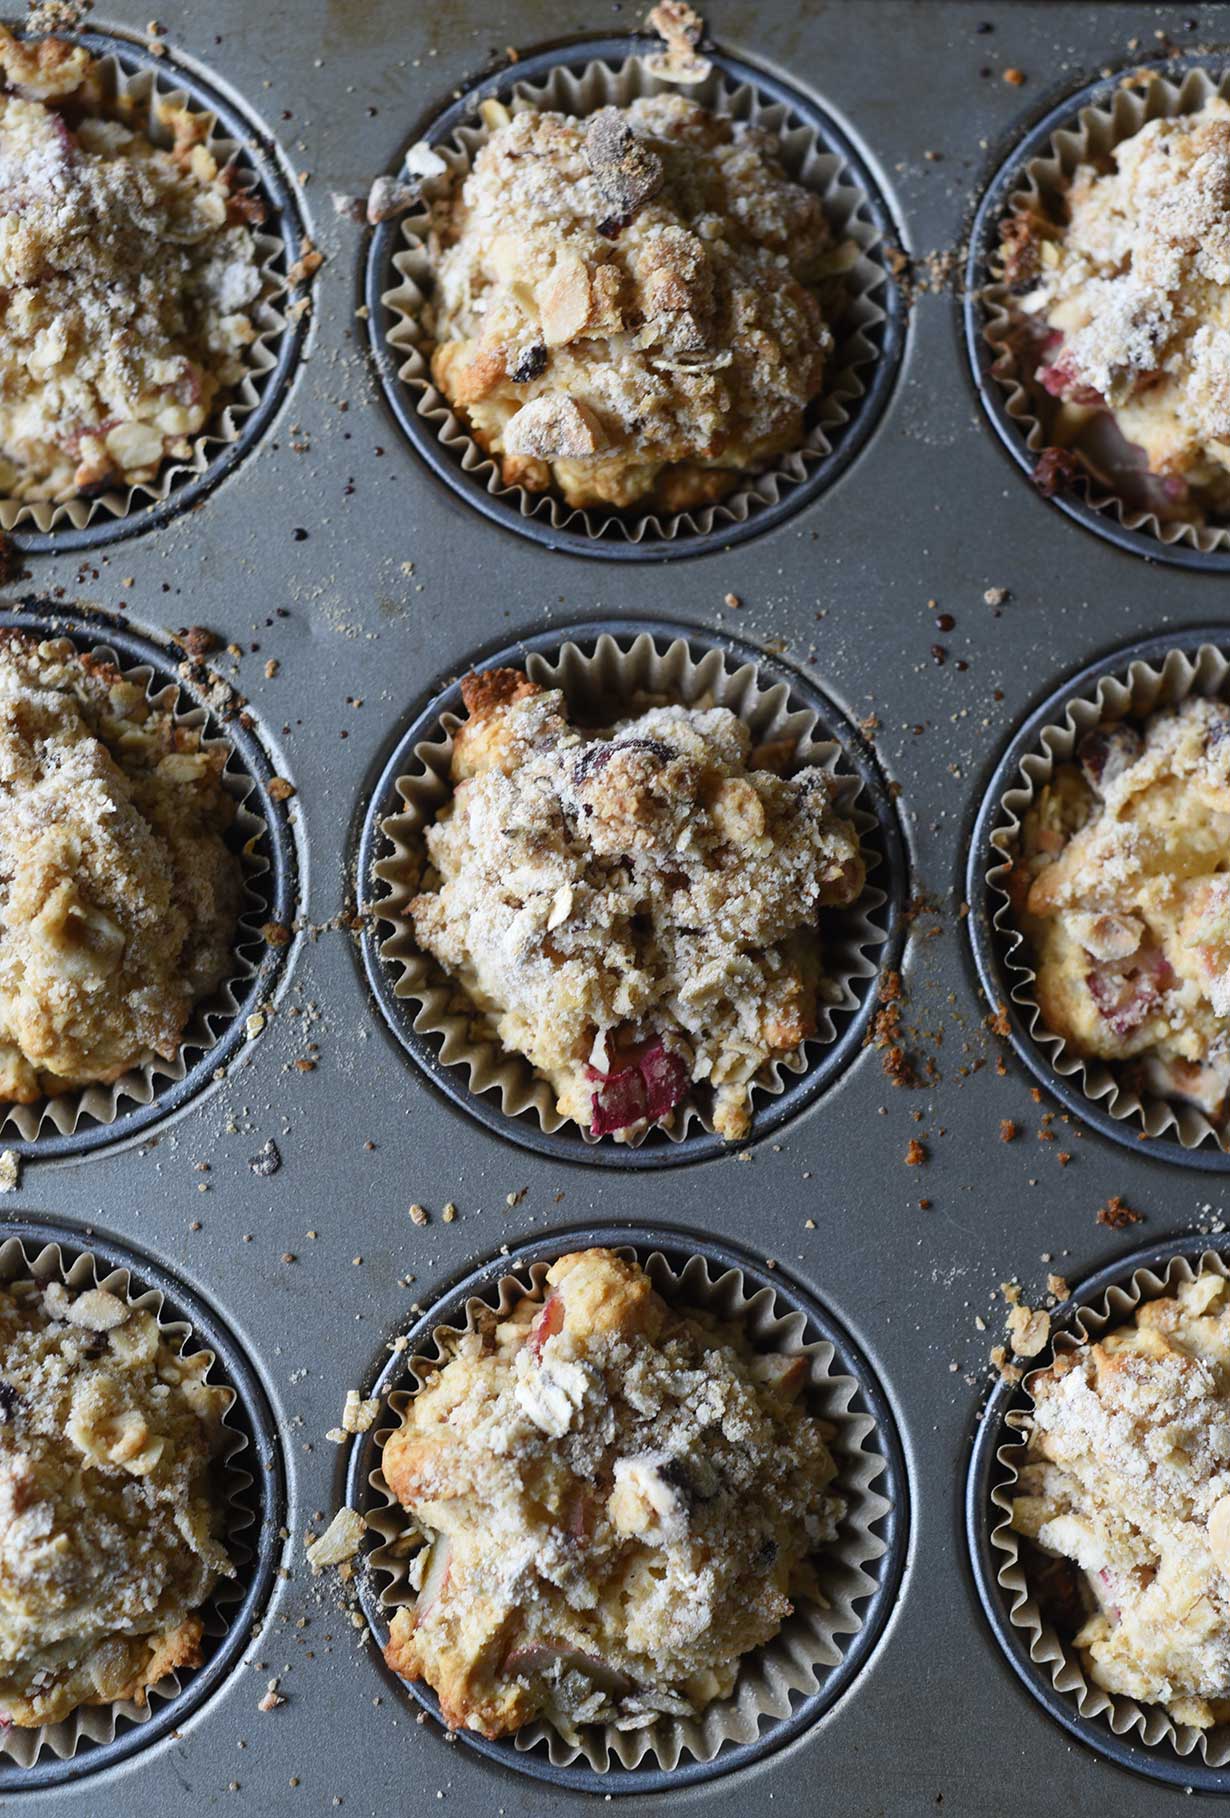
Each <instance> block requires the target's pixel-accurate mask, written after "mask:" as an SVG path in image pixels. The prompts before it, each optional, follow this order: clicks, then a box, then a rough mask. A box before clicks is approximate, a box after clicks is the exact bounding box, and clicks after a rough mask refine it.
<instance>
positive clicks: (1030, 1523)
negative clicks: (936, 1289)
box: [1012, 1274, 1230, 1729]
mask: <svg viewBox="0 0 1230 1818" xmlns="http://www.w3.org/2000/svg"><path fill="white" fill-rule="evenodd" d="M1029 1388H1030V1392H1031V1394H1032V1395H1033V1400H1034V1407H1033V1413H1032V1418H1031V1426H1030V1433H1029V1440H1028V1452H1027V1459H1028V1462H1027V1463H1026V1465H1025V1466H1024V1468H1023V1470H1022V1471H1021V1473H1020V1478H1019V1481H1018V1483H1017V1485H1016V1494H1015V1496H1014V1499H1013V1503H1012V1526H1013V1528H1014V1529H1015V1530H1016V1531H1017V1533H1019V1534H1022V1535H1024V1536H1025V1537H1026V1538H1027V1539H1028V1540H1030V1541H1031V1542H1032V1543H1033V1545H1034V1546H1035V1547H1037V1548H1039V1549H1040V1550H1041V1551H1042V1553H1043V1554H1044V1555H1048V1556H1050V1557H1051V1558H1053V1559H1059V1560H1066V1561H1070V1562H1071V1563H1072V1565H1073V1566H1074V1567H1075V1569H1076V1575H1077V1584H1076V1586H1075V1587H1074V1588H1075V1589H1076V1590H1077V1591H1078V1592H1079V1598H1078V1602H1077V1607H1076V1609H1075V1611H1073V1612H1072V1613H1070V1614H1069V1616H1068V1620H1067V1622H1066V1623H1065V1624H1063V1626H1064V1627H1065V1628H1066V1629H1068V1630H1070V1629H1071V1628H1072V1627H1073V1616H1074V1617H1075V1636H1074V1639H1075V1645H1076V1646H1077V1647H1078V1648H1079V1649H1080V1651H1081V1654H1082V1657H1083V1660H1084V1664H1085V1669H1086V1672H1087V1673H1088V1675H1089V1677H1090V1679H1091V1680H1092V1681H1093V1682H1094V1684H1095V1685H1099V1686H1101V1687H1103V1689H1104V1690H1106V1691H1108V1692H1118V1693H1121V1694H1123V1695H1124V1696H1125V1697H1129V1698H1134V1699H1137V1700H1139V1701H1140V1702H1141V1703H1146V1704H1160V1705H1163V1706H1164V1707H1165V1709H1166V1710H1167V1711H1168V1712H1169V1714H1170V1716H1171V1717H1172V1718H1173V1719H1174V1721H1175V1722H1176V1723H1185V1724H1194V1725H1195V1726H1196V1727H1197V1728H1201V1729H1204V1728H1207V1727H1209V1726H1210V1725H1211V1724H1214V1723H1222V1722H1225V1721H1226V1720H1227V1719H1230V1292H1228V1291H1227V1284H1226V1282H1224V1281H1223V1280H1222V1279H1221V1277H1220V1276H1218V1275H1213V1274H1207V1275H1201V1276H1200V1277H1198V1279H1197V1280H1195V1281H1193V1282H1183V1283H1181V1284H1180V1285H1179V1287H1178V1288H1177V1289H1176V1290H1175V1292H1174V1294H1173V1295H1167V1296H1166V1297H1165V1298H1163V1299H1161V1300H1152V1301H1147V1302H1145V1303H1144V1304H1142V1305H1141V1306H1140V1308H1139V1309H1138V1310H1137V1312H1136V1315H1135V1317H1134V1318H1133V1319H1132V1320H1131V1321H1130V1322H1129V1323H1128V1324H1126V1325H1123V1326H1117V1327H1115V1328H1114V1329H1113V1330H1112V1331H1110V1332H1108V1333H1106V1334H1105V1336H1104V1337H1103V1338H1101V1339H1100V1340H1099V1341H1098V1343H1096V1344H1083V1345H1081V1346H1080V1347H1079V1348H1078V1349H1076V1350H1075V1351H1071V1352H1064V1353H1062V1354H1061V1355H1060V1356H1058V1357H1057V1358H1056V1360H1055V1362H1054V1363H1053V1364H1052V1365H1051V1366H1050V1368H1049V1369H1048V1370H1045V1371H1043V1372H1041V1373H1040V1374H1039V1375H1038V1376H1035V1377H1032V1378H1031V1379H1030V1383H1029Z"/></svg>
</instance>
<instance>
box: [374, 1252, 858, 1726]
mask: <svg viewBox="0 0 1230 1818" xmlns="http://www.w3.org/2000/svg"><path fill="white" fill-rule="evenodd" d="M547 1290H548V1291H547V1292H546V1293H545V1297H544V1296H543V1295H542V1294H539V1295H534V1296H530V1297H527V1298H526V1299H524V1300H522V1301H520V1302H519V1303H518V1304H517V1306H516V1307H515V1309H514V1310H513V1311H512V1312H511V1314H510V1315H509V1316H508V1317H507V1318H506V1319H503V1320H501V1319H500V1318H499V1317H498V1316H497V1315H496V1314H494V1313H493V1312H491V1311H490V1310H488V1311H486V1312H485V1313H484V1314H483V1315H482V1316H480V1318H479V1322H478V1325H477V1327H476V1329H474V1330H472V1331H470V1332H469V1333H467V1334H466V1335H465V1336H464V1337H462V1338H461V1339H460V1341H459V1342H458V1344H457V1346H456V1350H455V1352H454V1354H453V1355H452V1356H451V1357H449V1359H448V1361H447V1362H446V1363H445V1364H444V1366H443V1367H442V1368H441V1369H440V1370H439V1371H438V1373H436V1374H435V1375H433V1376H432V1377H431V1378H430V1379H429V1380H428V1382H427V1383H426V1385H425V1386H424V1387H423V1388H422V1389H420V1390H419V1391H418V1392H417V1393H416V1394H415V1396H414V1398H413V1400H412V1401H411V1403H410V1405H409V1407H408V1409H407V1411H406V1415H405V1420H404V1424H403V1425H402V1426H401V1427H400V1428H399V1429H398V1430H397V1431H396V1432H395V1433H394V1434H393V1435H392V1437H391V1438H390V1439H389V1441H388V1443H387V1444H386V1446H385V1448H384V1453H383V1457H382V1469H383V1472H384V1476H385V1480H386V1482H387V1483H388V1485H389V1488H390V1490H391V1491H392V1492H393V1494H394V1495H395V1496H396V1497H397V1498H398V1500H399V1501H400V1502H401V1503H402V1504H403V1506H404V1507H405V1508H406V1509H407V1511H408V1512H409V1514H410V1515H411V1516H412V1517H413V1520H414V1524H415V1532H416V1534H417V1535H418V1536H419V1537H420V1539H421V1541H422V1545H421V1547H420V1550H419V1552H418V1554H417V1556H416V1559H415V1561H414V1564H413V1568H412V1582H413V1584H414V1587H415V1589H416V1590H417V1593H418V1594H417V1598H416V1601H415V1602H414V1604H412V1605H409V1606H406V1607H403V1608H401V1609H399V1610H398V1611H397V1613H396V1615H395V1616H394V1618H393V1622H392V1626H391V1632H390V1639H389V1644H388V1647H387V1649H386V1659H387V1660H388V1663H389V1665H390V1666H391V1667H392V1668H393V1669H394V1671H395V1672H397V1673H400V1674H401V1675H402V1676H403V1677H405V1678H408V1679H424V1680H426V1681H427V1682H428V1683H429V1684H430V1685H431V1686H433V1687H434V1689H435V1690H436V1692H437V1693H438V1694H439V1697H440V1701H441V1709H442V1711H443V1714H444V1718H445V1721H446V1722H447V1723H448V1724H449V1725H450V1727H453V1728H458V1727H468V1728H470V1729H475V1730H479V1731H481V1732H482V1733H483V1734H485V1735H488V1736H497V1735H504V1734H507V1733H508V1732H510V1731H511V1730H514V1729H516V1728H517V1727H518V1726H519V1725H521V1724H523V1723H525V1722H527V1721H528V1720H529V1719H530V1718H531V1717H534V1716H539V1715H546V1716H549V1717H550V1719H551V1720H552V1721H553V1722H554V1723H555V1724H556V1725H557V1726H558V1727H560V1728H561V1729H562V1730H564V1731H565V1733H569V1732H571V1731H573V1730H574V1729H575V1726H576V1725H578V1724H581V1723H587V1722H615V1723H617V1724H619V1725H620V1726H621V1727H625V1728H640V1727H642V1726H643V1725H645V1724H648V1723H652V1722H653V1721H654V1720H655V1718H656V1717H657V1716H659V1715H661V1714H667V1715H672V1716H687V1715H690V1714H692V1713H694V1712H697V1711H700V1710H701V1709H703V1708H704V1706H705V1705H706V1704H708V1703H709V1702H710V1701H711V1700H713V1699H714V1698H721V1697H725V1696H727V1695H728V1694H729V1692H730V1691H731V1689H732V1687H733V1685H734V1682H735V1678H736V1675H737V1672H738V1663H739V1658H740V1656H741V1655H743V1654H745V1653H747V1652H748V1650H749V1649H752V1648H755V1647H758V1646H761V1645H762V1644H763V1643H765V1642H766V1641H768V1640H770V1639H771V1638H772V1637H773V1636H774V1635H775V1634H776V1633H777V1632H778V1630H779V1629H780V1627H781V1625H782V1623H783V1622H784V1621H785V1619H786V1618H787V1617H788V1616H789V1615H790V1613H791V1610H792V1607H793V1605H792V1599H793V1598H795V1597H806V1596H812V1597H815V1596H816V1595H817V1586H816V1582H815V1578H814V1574H813V1572H812V1570H811V1568H810V1567H809V1564H808V1555H809V1554H813V1553H815V1552H816V1551H817V1550H818V1549H821V1548H823V1547H824V1546H825V1545H826V1544H828V1543H830V1542H831V1541H832V1540H833V1539H834V1538H835V1535H836V1531H837V1524H838V1522H839V1521H840V1519H841V1516H842V1514H843V1513H844V1504H843V1502H842V1500H841V1498H840V1497H838V1496H836V1495H834V1494H833V1493H832V1492H831V1490H830V1488H829V1486H830V1485H831V1484H832V1481H833V1479H834V1477H835V1475H836V1466H835V1465H834V1463H833V1459H832V1457H831V1455H830V1452H829V1449H828V1445H827V1443H826V1439H827V1438H829V1437H831V1434H830V1433H828V1432H827V1431H826V1429H825V1427H824V1426H823V1425H822V1423H821V1422H820V1421H818V1420H817V1419H815V1418H814V1417H812V1416H810V1415H808V1414H807V1413H806V1412H805V1411H804V1409H803V1408H802V1407H801V1406H800V1405H799V1401H798V1397H799V1395H800V1393H801V1391H802V1388H803V1385H804V1382H805V1380H806V1374H807V1364H806V1362H805V1360H804V1359H803V1358H802V1357H799V1356H793V1357H792V1356H786V1355H778V1354H770V1355H759V1354H757V1353H756V1352H754V1351H753V1350H752V1349H751V1347H750V1346H749V1345H748V1343H747V1341H746V1339H745V1338H744V1337H743V1335H742V1334H741V1332H740V1331H739V1330H738V1329H737V1328H736V1327H734V1326H730V1325H725V1324H720V1323H719V1322H717V1321H716V1320H714V1319H712V1318H711V1317H709V1316H708V1315H707V1314H704V1313H700V1312H688V1313H681V1312H678V1311H675V1310H673V1309H672V1308H669V1307H668V1306H667V1305H666V1303H665V1302H664V1301H663V1300H662V1299H661V1297H660V1296H659V1295H658V1294H657V1293H656V1292H655V1291H654V1289H653V1287H652V1286H651V1284H650V1281H649V1279H648V1277H647V1276H646V1275H645V1273H644V1271H643V1270H642V1269H640V1268H639V1267H638V1266H637V1265H636V1264H635V1263H630V1262H626V1261H624V1260H622V1259H621V1258H620V1257H618V1256H616V1255H615V1254H614V1253H613V1252H611V1251H609V1250H586V1251H581V1252H579V1253H576V1254H573V1255H570V1256H565V1257H562V1258H561V1259H560V1260H559V1261H558V1262H556V1263H555V1264H553V1265H552V1267H551V1269H550V1270H549V1271H548V1274H547Z"/></svg>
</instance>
